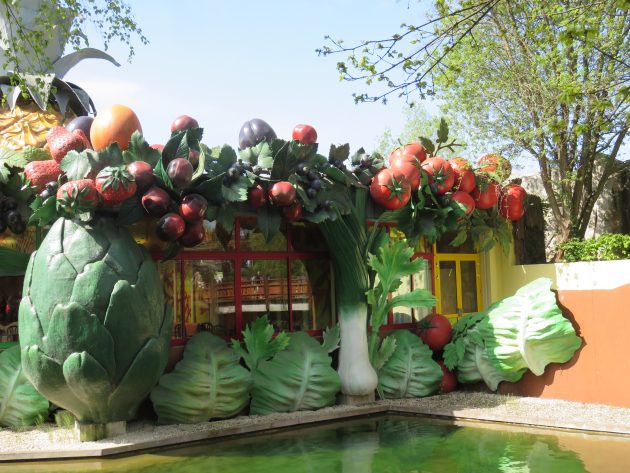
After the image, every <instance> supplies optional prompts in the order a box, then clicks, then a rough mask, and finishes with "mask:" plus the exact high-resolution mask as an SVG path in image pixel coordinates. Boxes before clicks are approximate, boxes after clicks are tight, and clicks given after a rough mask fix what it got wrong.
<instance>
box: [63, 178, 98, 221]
mask: <svg viewBox="0 0 630 473" xmlns="http://www.w3.org/2000/svg"><path fill="white" fill-rule="evenodd" d="M97 205H98V192H97V191H96V187H95V186H94V181H93V180H92V179H79V180H76V181H70V182H66V183H65V184H64V185H62V186H61V187H59V189H58V190H57V207H58V208H59V209H61V210H63V211H64V212H65V213H67V214H69V215H77V214H80V213H84V212H90V211H91V210H93V209H94V208H95V207H96V206H97Z"/></svg>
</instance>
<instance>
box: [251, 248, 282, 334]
mask: <svg viewBox="0 0 630 473" xmlns="http://www.w3.org/2000/svg"><path fill="white" fill-rule="evenodd" d="M241 304H242V305H241V307H242V309H243V328H244V327H246V326H247V325H249V324H251V323H252V322H253V321H254V320H256V319H257V318H258V317H260V316H262V315H265V314H268V316H269V322H271V323H272V324H273V326H274V328H275V330H276V331H278V332H280V331H282V330H284V331H289V329H290V325H289V284H288V281H287V260H284V259H282V260H245V261H243V263H242V266H241Z"/></svg>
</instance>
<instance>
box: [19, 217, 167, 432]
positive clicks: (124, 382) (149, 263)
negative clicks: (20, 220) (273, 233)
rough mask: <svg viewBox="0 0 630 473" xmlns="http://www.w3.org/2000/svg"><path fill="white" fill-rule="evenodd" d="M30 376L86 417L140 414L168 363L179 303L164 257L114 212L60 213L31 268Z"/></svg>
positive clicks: (24, 339) (26, 353)
mask: <svg viewBox="0 0 630 473" xmlns="http://www.w3.org/2000/svg"><path fill="white" fill-rule="evenodd" d="M23 294H24V297H23V298H22V301H21V303H20V312H19V330H20V345H21V349H22V366H23V368H24V373H25V374H26V377H27V378H28V379H29V380H30V381H31V382H32V383H33V385H34V386H35V388H36V389H37V390H38V391H39V392H40V393H42V394H43V395H44V396H45V397H46V398H47V399H49V400H50V401H52V402H53V403H55V404H57V405H58V406H60V407H62V408H64V409H66V410H68V411H70V412H71V413H72V414H74V416H75V417H76V418H77V420H78V421H79V422H80V423H94V424H106V423H109V422H116V421H126V420H130V419H132V418H133V417H134V416H135V413H136V410H137V408H138V406H139V405H140V403H141V402H142V400H143V399H144V398H146V397H147V395H148V394H149V393H150V391H151V389H152V388H153V386H154V385H155V384H156V383H157V380H158V378H159V377H160V375H161V374H162V372H163V371H164V367H165V366H166V362H167V360H168V353H169V349H170V337H171V331H172V311H171V310H170V307H169V306H165V304H164V293H163V289H162V285H161V283H160V277H159V274H158V272H157V269H156V266H155V263H154V262H153V260H152V259H151V257H150V256H149V253H148V252H147V251H146V250H145V249H144V248H143V247H141V246H140V245H138V244H137V243H136V242H135V240H134V239H133V237H132V236H131V234H130V233H129V232H128V231H127V230H126V229H124V228H121V227H118V226H117V225H116V224H115V223H114V222H113V220H112V219H109V218H100V219H99V220H97V221H95V222H93V223H91V224H88V223H85V222H79V221H72V220H67V219H64V218H60V219H58V220H57V221H56V222H55V223H54V224H53V226H52V227H51V228H50V231H49V232H48V234H47V235H46V238H45V239H44V241H43V242H42V244H41V246H40V247H39V249H38V250H37V251H35V252H34V253H33V254H32V255H31V259H30V261H29V265H28V268H27V270H26V274H25V276H24V289H23Z"/></svg>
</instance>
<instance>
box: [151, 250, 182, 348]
mask: <svg viewBox="0 0 630 473" xmlns="http://www.w3.org/2000/svg"><path fill="white" fill-rule="evenodd" d="M157 267H158V272H159V273H160V279H161V281H162V287H163V288H164V302H165V303H166V304H169V305H170V306H171V307H173V338H183V337H184V325H183V320H182V319H183V317H182V296H181V288H182V286H181V281H182V278H181V263H180V262H179V261H172V260H171V261H158V262H157Z"/></svg>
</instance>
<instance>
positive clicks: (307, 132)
mask: <svg viewBox="0 0 630 473" xmlns="http://www.w3.org/2000/svg"><path fill="white" fill-rule="evenodd" d="M291 137H292V138H293V139H294V140H296V141H299V142H300V143H302V144H303V145H310V144H313V143H317V131H315V128H313V127H312V126H311V125H295V128H293V133H292V134H291Z"/></svg>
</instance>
